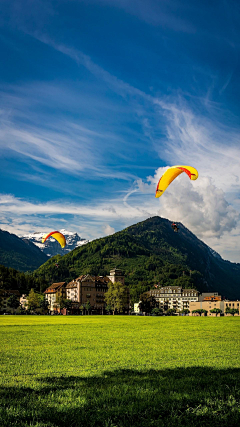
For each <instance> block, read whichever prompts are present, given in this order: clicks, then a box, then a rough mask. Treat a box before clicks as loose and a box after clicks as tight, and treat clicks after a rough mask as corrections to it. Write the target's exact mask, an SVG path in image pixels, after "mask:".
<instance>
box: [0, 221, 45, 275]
mask: <svg viewBox="0 0 240 427" xmlns="http://www.w3.org/2000/svg"><path fill="white" fill-rule="evenodd" d="M47 260H48V256H47V255H45V254H44V253H43V252H42V251H41V250H40V249H39V248H38V247H37V246H35V245H34V244H33V243H31V242H30V241H29V240H22V239H21V238H19V237H18V236H16V235H15V234H11V233H8V231H4V230H0V264H1V265H4V266H5V267H11V268H14V269H16V270H20V271H33V270H35V269H36V268H38V267H39V266H40V265H41V264H43V263H44V262H46V261H47Z"/></svg>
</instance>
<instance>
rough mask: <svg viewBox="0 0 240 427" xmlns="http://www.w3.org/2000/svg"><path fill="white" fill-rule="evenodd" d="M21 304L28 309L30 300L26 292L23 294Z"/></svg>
mask: <svg viewBox="0 0 240 427" xmlns="http://www.w3.org/2000/svg"><path fill="white" fill-rule="evenodd" d="M20 304H21V307H22V308H24V309H26V310H27V308H28V300H27V295H26V294H22V296H21V297H20Z"/></svg>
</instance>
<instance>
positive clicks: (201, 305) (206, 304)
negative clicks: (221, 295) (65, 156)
mask: <svg viewBox="0 0 240 427" xmlns="http://www.w3.org/2000/svg"><path fill="white" fill-rule="evenodd" d="M214 308H218V309H220V310H222V313H224V311H225V310H224V301H221V300H205V301H204V300H203V301H191V302H190V304H189V310H190V316H198V314H195V313H192V311H193V310H200V309H203V310H206V311H207V316H216V314H215V313H210V310H213V309H214Z"/></svg>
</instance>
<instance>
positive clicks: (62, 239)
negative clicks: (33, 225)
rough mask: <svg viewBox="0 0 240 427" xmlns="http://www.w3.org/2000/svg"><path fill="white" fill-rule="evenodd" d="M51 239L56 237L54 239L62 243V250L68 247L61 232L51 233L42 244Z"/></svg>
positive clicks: (43, 239) (44, 237) (44, 238)
mask: <svg viewBox="0 0 240 427" xmlns="http://www.w3.org/2000/svg"><path fill="white" fill-rule="evenodd" d="M49 237H54V239H56V240H57V241H58V243H60V245H61V248H64V247H65V246H66V239H65V237H64V235H63V234H62V233H60V232H59V231H51V233H48V234H46V236H43V238H42V243H44V242H46V240H47V239H48V238H49Z"/></svg>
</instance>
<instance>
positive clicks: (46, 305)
mask: <svg viewBox="0 0 240 427" xmlns="http://www.w3.org/2000/svg"><path fill="white" fill-rule="evenodd" d="M39 307H40V308H42V310H43V311H44V312H45V311H47V310H48V309H49V302H48V300H46V298H45V295H39Z"/></svg>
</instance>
